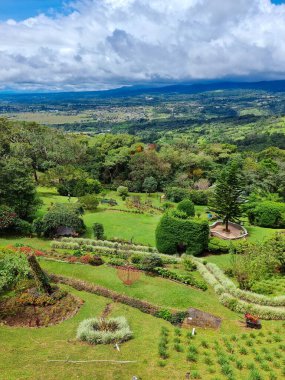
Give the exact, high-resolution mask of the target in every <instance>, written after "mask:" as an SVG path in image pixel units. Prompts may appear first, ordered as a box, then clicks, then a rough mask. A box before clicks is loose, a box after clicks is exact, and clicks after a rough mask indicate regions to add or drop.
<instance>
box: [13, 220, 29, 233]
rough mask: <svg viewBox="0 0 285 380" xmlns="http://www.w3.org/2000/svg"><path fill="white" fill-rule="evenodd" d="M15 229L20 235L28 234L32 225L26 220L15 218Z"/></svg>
mask: <svg viewBox="0 0 285 380" xmlns="http://www.w3.org/2000/svg"><path fill="white" fill-rule="evenodd" d="M14 228H15V231H16V232H17V233H20V234H22V235H30V234H31V233H32V232H33V226H32V224H31V223H29V222H27V221H26V220H22V219H17V220H16V222H15V227H14Z"/></svg>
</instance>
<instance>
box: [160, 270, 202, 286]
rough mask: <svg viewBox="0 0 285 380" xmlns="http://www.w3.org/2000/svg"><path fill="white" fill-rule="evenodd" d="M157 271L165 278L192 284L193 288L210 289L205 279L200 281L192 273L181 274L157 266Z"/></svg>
mask: <svg viewBox="0 0 285 380" xmlns="http://www.w3.org/2000/svg"><path fill="white" fill-rule="evenodd" d="M155 273H157V274H158V275H159V276H161V277H163V278H167V279H169V280H173V281H175V282H179V283H182V284H185V285H190V286H192V287H193V288H197V289H199V290H203V291H206V290H207V289H208V286H207V284H206V283H205V282H204V281H198V280H196V279H195V278H194V277H193V276H191V275H190V274H185V275H181V274H178V273H176V272H173V271H170V270H169V269H166V268H161V267H159V268H155Z"/></svg>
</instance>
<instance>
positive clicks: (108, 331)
mask: <svg viewBox="0 0 285 380" xmlns="http://www.w3.org/2000/svg"><path fill="white" fill-rule="evenodd" d="M132 336H133V333H132V331H131V329H130V327H129V325H128V322H127V320H126V319H125V318H124V317H117V318H110V319H103V318H90V319H85V320H84V321H82V322H81V323H80V325H79V327H78V330H77V339H78V340H81V341H83V342H88V343H91V344H109V343H121V342H125V341H127V340H129V339H131V338H132Z"/></svg>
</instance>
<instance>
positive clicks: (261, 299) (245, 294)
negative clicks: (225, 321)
mask: <svg viewBox="0 0 285 380" xmlns="http://www.w3.org/2000/svg"><path fill="white" fill-rule="evenodd" d="M206 267H207V268H208V269H209V270H210V271H211V272H212V274H213V275H214V276H215V277H216V279H217V280H218V281H219V282H220V284H221V285H222V286H223V287H224V288H225V289H226V290H227V292H228V293H229V294H231V295H232V296H234V297H237V298H240V299H242V300H243V301H248V302H252V303H256V304H258V305H263V306H285V296H278V297H267V296H264V295H262V294H258V293H253V292H250V291H246V290H242V289H239V288H237V287H236V285H235V284H234V283H233V282H232V281H231V280H230V279H229V278H228V277H227V276H226V275H225V274H224V272H223V271H222V270H221V269H220V268H219V267H218V266H217V265H215V264H212V263H208V264H207V265H206Z"/></svg>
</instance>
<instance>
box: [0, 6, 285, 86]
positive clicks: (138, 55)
mask: <svg viewBox="0 0 285 380" xmlns="http://www.w3.org/2000/svg"><path fill="white" fill-rule="evenodd" d="M271 79H285V1H278V0H275V1H272V2H271V1H270V0H250V1H249V0H215V1H213V0H167V1H165V0H0V90H18V91H41V90H45V91H77V90H98V89H107V88H115V87H119V86H122V85H133V84H149V83H154V82H155V83H177V82H187V83H193V82H197V81H205V80H240V81H241V80H243V81H257V80H271Z"/></svg>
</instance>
